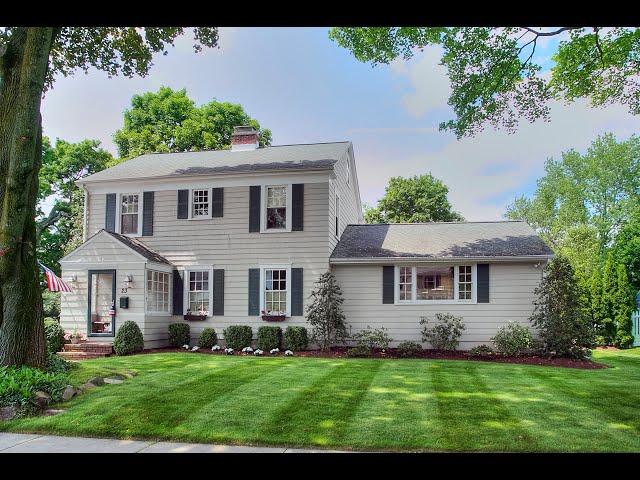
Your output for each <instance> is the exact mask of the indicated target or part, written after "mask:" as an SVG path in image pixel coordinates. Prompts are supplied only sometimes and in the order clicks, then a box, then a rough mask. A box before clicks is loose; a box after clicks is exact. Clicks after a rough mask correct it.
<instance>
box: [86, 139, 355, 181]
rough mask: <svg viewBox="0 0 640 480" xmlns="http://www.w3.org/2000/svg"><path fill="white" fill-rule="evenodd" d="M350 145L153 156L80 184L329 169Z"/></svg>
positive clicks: (115, 168) (87, 179)
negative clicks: (267, 171)
mask: <svg viewBox="0 0 640 480" xmlns="http://www.w3.org/2000/svg"><path fill="white" fill-rule="evenodd" d="M350 144H351V142H334V143H314V144H308V145H280V146H272V147H264V148H258V149H256V150H239V151H231V150H210V151H203V152H182V153H150V154H146V155H141V156H139V157H135V158H132V159H131V160H127V161H126V162H123V163H120V164H118V165H115V166H113V167H111V168H108V169H106V170H103V171H101V172H98V173H94V174H93V175H89V176H88V177H85V178H83V179H82V180H79V181H78V183H79V184H82V183H91V182H98V181H107V180H126V179H132V178H157V177H174V176H176V175H213V174H218V173H235V172H253V171H266V170H286V171H290V170H308V169H329V168H331V167H332V166H333V164H334V163H335V162H336V161H338V160H339V159H340V158H341V157H342V156H343V155H344V153H345V152H346V150H347V149H348V148H349V146H350Z"/></svg>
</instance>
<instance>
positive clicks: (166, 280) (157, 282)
mask: <svg viewBox="0 0 640 480" xmlns="http://www.w3.org/2000/svg"><path fill="white" fill-rule="evenodd" d="M170 299H171V274H170V273H168V272H159V271H157V270H147V292H146V311H147V312H150V313H167V314H168V313H170V312H171V303H170V302H171V300H170Z"/></svg>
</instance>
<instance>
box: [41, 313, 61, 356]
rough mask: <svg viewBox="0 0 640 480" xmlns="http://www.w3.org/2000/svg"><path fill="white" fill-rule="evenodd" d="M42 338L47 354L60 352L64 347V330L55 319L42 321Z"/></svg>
mask: <svg viewBox="0 0 640 480" xmlns="http://www.w3.org/2000/svg"><path fill="white" fill-rule="evenodd" d="M44 336H45V339H46V341H47V351H48V352H49V353H56V352H60V351H62V348H63V347H64V328H62V326H61V325H60V322H58V321H57V320H56V319H55V318H45V319H44Z"/></svg>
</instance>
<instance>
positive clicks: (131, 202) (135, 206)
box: [118, 193, 142, 236]
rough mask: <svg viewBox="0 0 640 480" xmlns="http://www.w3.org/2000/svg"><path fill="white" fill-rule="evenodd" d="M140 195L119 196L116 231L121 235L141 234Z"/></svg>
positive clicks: (124, 194) (123, 194)
mask: <svg viewBox="0 0 640 480" xmlns="http://www.w3.org/2000/svg"><path fill="white" fill-rule="evenodd" d="M141 200H142V195H140V194H139V193H122V194H120V206H119V219H118V229H119V232H118V233H121V234H123V235H131V236H136V235H140V233H141V232H142V215H141V213H142V201H141Z"/></svg>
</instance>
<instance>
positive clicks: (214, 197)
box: [211, 188, 224, 217]
mask: <svg viewBox="0 0 640 480" xmlns="http://www.w3.org/2000/svg"><path fill="white" fill-rule="evenodd" d="M223 199H224V189H223V188H212V189H211V216H212V217H222V213H223Z"/></svg>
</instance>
